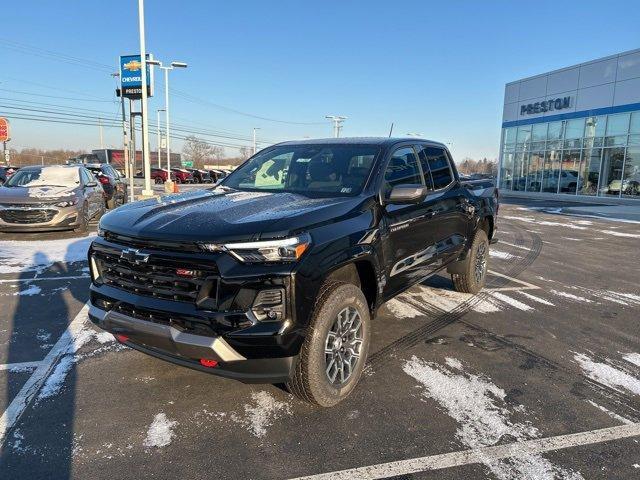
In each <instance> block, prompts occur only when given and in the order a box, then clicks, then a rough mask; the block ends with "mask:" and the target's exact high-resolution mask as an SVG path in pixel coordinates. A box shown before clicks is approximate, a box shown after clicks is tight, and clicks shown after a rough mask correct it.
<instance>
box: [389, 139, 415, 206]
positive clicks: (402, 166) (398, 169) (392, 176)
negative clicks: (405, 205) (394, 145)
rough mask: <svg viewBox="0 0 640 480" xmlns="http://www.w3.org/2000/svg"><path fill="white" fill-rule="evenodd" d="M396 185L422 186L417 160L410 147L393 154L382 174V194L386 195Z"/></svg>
mask: <svg viewBox="0 0 640 480" xmlns="http://www.w3.org/2000/svg"><path fill="white" fill-rule="evenodd" d="M396 185H422V175H421V174H420V167H418V159H417V158H416V154H415V152H414V151H413V148H412V147H402V148H399V149H398V150H396V151H395V152H393V155H392V156H391V159H390V160H389V164H388V165H387V170H386V171H385V172H384V193H385V195H388V194H389V193H390V192H391V189H392V188H393V187H395V186H396Z"/></svg>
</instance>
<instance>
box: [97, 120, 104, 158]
mask: <svg viewBox="0 0 640 480" xmlns="http://www.w3.org/2000/svg"><path fill="white" fill-rule="evenodd" d="M98 128H99V129H100V149H101V150H103V149H104V136H103V132H102V119H101V118H100V117H98Z"/></svg>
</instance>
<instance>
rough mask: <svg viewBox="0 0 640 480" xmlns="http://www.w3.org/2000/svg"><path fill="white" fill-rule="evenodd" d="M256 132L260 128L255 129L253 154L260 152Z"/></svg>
mask: <svg viewBox="0 0 640 480" xmlns="http://www.w3.org/2000/svg"><path fill="white" fill-rule="evenodd" d="M256 130H260V127H253V154H254V155H255V154H256V152H257V151H258V144H257V143H256Z"/></svg>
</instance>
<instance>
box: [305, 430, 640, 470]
mask: <svg viewBox="0 0 640 480" xmlns="http://www.w3.org/2000/svg"><path fill="white" fill-rule="evenodd" d="M639 435H640V423H632V424H629V425H620V426H616V427H609V428H603V429H600V430H591V431H588V432H580V433H570V434H567V435H559V436H556V437H547V438H538V439H535V440H526V441H523V442H514V443H508V444H505V445H497V446H492V447H480V448H474V449H470V450H463V451H460V452H451V453H443V454H440V455H431V456H428V457H418V458H410V459H407V460H400V461H397V462H388V463H380V464H377V465H370V466H367V467H358V468H352V469H348V470H340V471H336V472H329V473H321V474H318V475H310V476H307V477H299V478H296V479H294V480H336V479H337V480H340V479H345V480H346V479H350V480H353V479H362V480H364V479H367V480H371V479H375V478H387V477H396V476H399V475H408V474H412V473H418V472H427V471H431V470H441V469H443V468H451V467H460V466H463V465H470V464H474V463H487V462H491V461H496V460H501V459H505V458H518V457H521V456H524V455H532V454H540V453H544V452H552V451H555V450H562V449H565V448H572V447H581V446H586V445H594V444H597V443H603V442H610V441H613V440H621V439H624V438H630V437H636V436H639Z"/></svg>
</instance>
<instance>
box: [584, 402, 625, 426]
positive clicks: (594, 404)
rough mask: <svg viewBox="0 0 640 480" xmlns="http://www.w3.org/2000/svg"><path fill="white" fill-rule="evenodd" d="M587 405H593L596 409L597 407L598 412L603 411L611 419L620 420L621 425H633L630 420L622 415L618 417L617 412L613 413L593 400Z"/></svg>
mask: <svg viewBox="0 0 640 480" xmlns="http://www.w3.org/2000/svg"><path fill="white" fill-rule="evenodd" d="M587 403H590V404H591V405H593V406H594V407H596V408H597V409H598V410H601V411H603V412H604V413H606V414H607V415H609V416H610V417H611V418H614V419H616V420H618V421H619V422H621V423H626V424H627V425H631V424H633V422H632V421H631V420H628V419H626V418H624V417H622V416H620V415H618V414H617V413H615V412H612V411H611V410H609V409H607V408H605V407H603V406H602V405H598V404H597V403H596V402H593V401H591V400H587Z"/></svg>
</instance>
